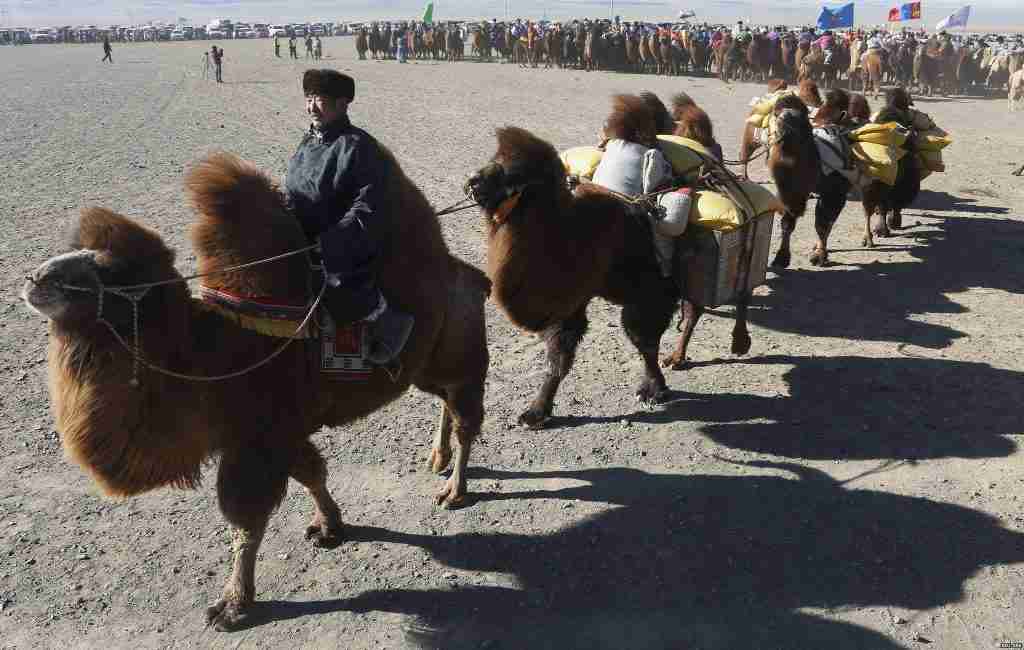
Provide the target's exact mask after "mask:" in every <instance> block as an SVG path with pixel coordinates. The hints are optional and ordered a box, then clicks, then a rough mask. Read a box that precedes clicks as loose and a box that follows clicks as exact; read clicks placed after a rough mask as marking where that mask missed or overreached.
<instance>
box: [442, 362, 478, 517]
mask: <svg viewBox="0 0 1024 650" xmlns="http://www.w3.org/2000/svg"><path fill="white" fill-rule="evenodd" d="M447 393H448V399H447V400H446V401H445V407H444V412H445V413H447V414H448V415H447V419H448V425H447V428H448V429H449V431H451V432H452V433H454V434H455V438H456V440H458V442H459V448H458V449H457V450H456V453H455V463H454V464H453V465H452V474H451V476H449V477H448V480H447V481H446V482H445V484H444V487H443V488H441V491H440V492H438V493H437V497H436V500H437V504H438V505H439V506H441V507H442V508H458V507H460V506H462V505H465V503H466V495H467V490H466V467H467V465H469V452H470V450H471V448H472V446H473V440H474V439H475V438H476V437H477V436H478V435H480V429H481V427H482V426H483V422H484V406H483V404H484V385H483V381H480V382H479V383H476V382H474V383H472V384H467V385H462V386H458V387H457V388H452V389H449V390H448V391H447ZM445 417H446V416H445V415H442V423H441V427H439V430H438V435H443V433H444V418H445ZM450 445H451V443H450V442H449V443H448V446H449V454H450V453H451V451H450Z"/></svg>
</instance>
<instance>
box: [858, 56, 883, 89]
mask: <svg viewBox="0 0 1024 650" xmlns="http://www.w3.org/2000/svg"><path fill="white" fill-rule="evenodd" d="M862 58H863V59H864V72H863V73H862V74H863V76H862V80H863V82H864V85H863V91H864V95H865V96H866V95H867V94H868V92H873V93H874V95H875V98H876V99H877V98H878V96H879V95H880V94H881V92H882V55H881V54H880V53H879V51H878V50H868V51H867V53H866V54H864V55H863V57H862Z"/></svg>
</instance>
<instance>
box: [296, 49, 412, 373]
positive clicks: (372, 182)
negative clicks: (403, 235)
mask: <svg viewBox="0 0 1024 650" xmlns="http://www.w3.org/2000/svg"><path fill="white" fill-rule="evenodd" d="M302 90H303V93H304V94H305V96H306V112H307V113H308V114H309V116H310V118H311V119H312V124H311V125H310V128H309V131H308V132H307V133H306V135H305V136H304V137H303V138H302V142H300V143H299V148H298V150H297V151H296V152H295V154H294V155H293V156H292V158H291V160H290V161H289V163H288V172H287V174H286V176H285V182H284V188H285V193H286V195H287V198H288V204H289V206H290V207H291V209H292V211H293V212H294V214H295V216H296V218H297V219H298V220H299V222H300V223H301V224H302V228H303V230H304V231H305V233H306V236H307V237H308V238H309V239H310V240H311V241H317V240H319V242H320V248H321V255H322V257H323V264H324V270H325V273H326V281H327V285H328V287H327V289H326V290H325V292H324V297H323V301H324V304H325V305H326V307H327V310H328V312H329V313H330V314H331V317H332V318H333V319H334V320H335V322H337V323H339V324H347V323H353V322H356V321H363V322H364V323H365V325H366V327H364V331H363V345H362V353H363V357H364V358H365V359H366V360H367V361H370V362H371V363H376V364H382V365H383V364H388V363H390V362H392V361H394V360H395V359H396V357H397V356H398V354H399V353H400V352H401V351H402V348H403V347H404V346H405V344H406V341H408V339H409V334H410V333H411V332H412V327H413V317H412V316H411V315H409V314H405V313H402V312H400V311H398V310H397V309H394V308H393V307H390V306H389V305H388V302H387V298H386V297H385V296H384V295H383V294H382V293H381V292H380V290H379V289H378V288H377V280H376V277H375V272H374V262H375V261H376V258H377V254H378V250H379V248H380V244H381V242H378V241H375V240H374V237H373V236H372V235H371V228H370V224H372V223H373V220H374V219H375V218H377V216H378V215H377V210H378V209H379V208H380V206H381V204H382V198H383V197H384V196H385V194H384V193H385V192H387V188H388V184H389V177H390V176H391V174H392V173H393V169H392V164H391V162H390V161H389V160H388V159H387V158H386V157H385V156H382V155H381V152H380V148H379V145H378V144H377V141H376V140H375V139H374V138H373V137H372V136H371V135H370V134H368V133H367V132H366V131H363V130H362V129H360V128H358V127H355V126H353V125H352V122H350V121H349V117H348V106H349V104H350V103H352V100H353V99H354V98H355V81H354V80H353V79H352V77H350V76H348V75H346V74H342V73H341V72H338V71H336V70H328V69H324V70H307V71H306V72H305V74H304V75H303V77H302Z"/></svg>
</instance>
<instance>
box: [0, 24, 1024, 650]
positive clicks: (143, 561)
mask: <svg viewBox="0 0 1024 650" xmlns="http://www.w3.org/2000/svg"><path fill="white" fill-rule="evenodd" d="M224 46H225V50H226V56H225V68H224V78H225V82H226V83H224V84H216V83H214V82H212V81H207V80H204V79H203V75H202V72H203V70H202V63H201V61H202V53H203V51H204V48H205V47H206V44H205V43H180V44H178V43H175V44H139V45H124V46H116V45H115V49H114V52H113V57H114V64H113V65H109V64H100V57H101V56H102V51H101V49H100V47H99V46H98V45H97V46H63V45H54V46H31V47H21V48H5V49H3V50H2V51H0V61H2V64H0V89H2V90H0V103H2V105H3V110H0V133H2V138H0V160H2V161H3V163H2V165H0V166H2V168H3V170H4V171H3V174H2V181H0V183H2V191H0V213H2V214H6V215H7V217H5V218H4V219H3V221H2V222H0V251H2V253H0V270H2V275H0V299H2V306H0V309H2V310H3V319H2V321H0V327H2V336H0V367H2V374H0V382H2V387H0V475H2V476H3V477H4V479H5V480H4V481H3V485H2V487H0V648H19V649H26V650H27V649H29V648H62V649H68V648H101V647H106V648H187V647H195V648H254V647H267V648H279V647H295V648H298V647H309V648H353V649H356V648H404V647H427V648H435V647H436V648H527V647H529V648H559V649H561V648H608V649H613V648H614V649H626V648H636V649H654V648H694V649H696V648H701V649H704V650H710V649H714V650H718V649H721V650H729V649H736V648H766V649H767V648H772V649H777V648H787V649H790V648H791V649H804V648H807V649H811V648H864V649H885V648H915V647H926V646H927V647H933V648H974V649H977V650H988V649H989V648H998V647H1021V646H1020V643H1022V642H1024V463H1022V459H1024V452H1022V451H1021V449H1020V448H1019V447H1020V444H1021V443H1022V442H1024V425H1022V418H1021V398H1022V396H1024V338H1022V336H1024V335H1022V328H1021V322H1022V318H1024V298H1022V296H1024V178H1020V177H1015V176H1013V175H1011V172H1012V171H1013V170H1014V169H1016V168H1018V167H1020V165H1022V164H1024V128H1022V125H1024V122H1022V121H1021V120H1022V119H1024V118H1022V117H1021V115H1022V114H1021V113H1016V114H1011V113H1009V112H1008V111H1007V106H1006V101H1005V99H998V100H996V99H992V100H985V99H977V98H971V99H968V98H948V99H947V98H935V99H933V100H930V101H927V100H925V99H921V100H919V102H918V108H920V109H922V110H925V111H927V112H929V113H930V114H931V115H932V116H933V117H934V118H935V120H936V122H937V123H938V124H939V125H940V126H942V127H943V128H945V129H947V130H948V131H950V132H951V134H952V135H953V137H954V138H955V143H954V144H953V145H952V146H951V147H949V148H948V149H947V150H946V152H945V154H946V155H945V158H946V161H947V168H948V171H947V172H946V173H945V174H936V175H933V176H932V177H930V178H929V179H928V180H926V181H925V191H923V192H922V195H921V197H920V198H919V200H918V202H917V204H916V205H915V206H914V207H913V208H912V209H910V210H908V211H907V213H906V214H905V218H904V223H905V225H909V226H910V227H909V228H908V229H906V230H904V231H901V232H900V233H898V234H896V236H894V237H892V238H889V239H884V240H880V241H881V245H880V246H879V247H878V248H876V249H873V250H865V249H862V248H860V235H861V232H862V229H863V216H862V214H861V212H860V204H859V203H856V202H851V203H850V205H848V207H847V209H846V212H845V213H844V214H843V216H842V217H841V218H840V221H839V224H838V226H837V230H836V232H835V233H834V235H833V237H832V245H833V247H834V249H835V250H834V252H833V253H832V255H831V260H832V265H831V266H828V267H826V268H823V269H819V268H815V267H812V266H811V265H810V264H809V263H808V262H807V254H808V253H809V251H810V249H811V246H812V243H813V239H814V234H813V224H812V223H811V222H812V220H813V217H805V218H804V219H803V220H802V221H801V223H800V224H799V225H798V227H797V232H796V235H795V237H794V253H795V255H794V265H793V267H792V268H790V269H789V270H787V271H784V272H780V273H770V274H769V281H768V283H767V285H766V286H764V287H761V288H760V289H758V291H757V292H756V295H755V299H754V303H753V305H752V308H751V316H750V318H751V323H752V327H751V331H752V336H753V339H754V343H753V348H752V349H751V352H750V354H749V355H748V356H746V357H743V358H736V357H732V356H731V355H730V353H729V342H730V338H729V329H730V328H731V314H732V310H731V308H720V309H716V310H714V312H713V314H710V315H708V316H706V317H705V320H704V321H702V323H701V325H700V327H699V328H698V330H697V333H696V336H695V339H694V342H693V345H692V348H691V359H692V364H691V367H689V368H688V369H687V370H685V371H681V372H670V373H668V381H669V386H670V388H671V389H672V390H673V395H672V399H671V401H670V402H669V403H668V404H667V405H665V406H663V407H661V408H658V409H656V410H647V409H643V408H639V407H638V405H637V404H636V402H635V401H634V397H633V388H634V385H635V381H636V379H637V377H638V376H639V373H640V369H641V365H640V360H639V357H638V356H637V355H636V353H635V351H634V349H633V348H632V346H631V345H630V344H629V343H628V341H627V340H626V339H625V336H624V335H623V332H622V329H621V326H620V324H619V318H618V309H617V308H615V307H613V306H611V305H608V304H606V303H602V302H600V301H598V302H595V303H594V304H593V305H592V306H591V309H590V317H591V326H590V331H589V333H588V336H587V338H586V339H585V340H584V343H583V345H582V347H581V351H580V354H579V357H578V360H577V364H576V367H575V369H574V371H573V373H572V374H571V375H570V377H569V378H568V379H567V380H566V382H565V383H564V384H563V388H562V391H561V393H560V396H559V400H558V402H557V405H556V411H555V415H556V417H555V419H554V420H553V422H552V425H551V426H550V427H549V428H547V429H544V430H542V431H526V430H523V429H520V428H518V427H516V426H515V421H516V417H517V415H518V414H519V413H520V411H522V410H523V409H525V408H526V406H527V403H528V401H529V399H530V398H531V397H532V395H533V393H534V391H535V390H536V389H537V387H538V385H539V382H540V379H541V374H542V370H543V368H544V349H543V344H542V343H541V342H540V341H539V340H538V339H537V338H535V337H533V336H530V335H527V334H524V333H521V332H517V331H516V330H515V329H514V328H513V327H512V326H511V325H510V324H509V322H508V320H507V319H506V318H505V317H504V316H503V315H502V314H501V313H500V312H499V311H498V310H497V309H496V308H495V307H494V305H493V304H489V305H488V320H489V323H488V337H489V346H490V350H491V358H492V364H491V372H490V377H489V381H488V385H487V394H486V406H487V419H486V422H485V427H484V435H483V436H482V438H481V444H479V445H478V446H477V447H476V448H475V449H474V456H473V459H472V465H471V468H470V490H471V492H472V493H473V496H474V500H473V502H472V503H471V505H469V507H466V508H464V509H461V510H457V511H453V512H449V511H443V510H439V509H437V508H436V507H435V506H434V505H433V502H432V499H431V495H432V494H433V493H434V491H435V490H436V489H437V488H438V487H439V486H440V485H439V484H440V479H439V478H438V477H436V476H434V475H432V474H431V473H430V472H429V471H428V470H427V467H426V462H425V461H426V454H427V451H428V450H429V446H430V436H431V434H432V431H433V426H434V423H435V421H436V417H437V414H438V405H437V404H436V403H435V402H434V400H433V398H430V397H429V396H427V395H425V394H422V393H417V392H415V391H413V392H411V393H410V394H409V395H408V396H406V397H405V398H403V399H401V400H400V401H398V402H396V403H394V404H392V405H391V406H389V407H388V408H385V409H383V410H382V411H380V412H378V413H375V414H374V415H373V416H372V417H369V418H367V419H365V420H362V421H359V422H357V423H355V424H353V425H351V426H348V427H345V428H342V429H337V430H328V431H324V432H323V433H322V434H321V435H319V436H317V437H316V438H315V442H316V444H317V445H318V446H319V447H320V448H321V449H322V450H323V452H324V454H325V456H326V457H327V458H328V461H329V467H330V472H331V474H330V479H329V486H330V488H331V490H332V492H333V494H334V495H335V497H336V499H337V500H338V502H339V504H340V505H341V507H342V511H343V516H344V518H345V522H346V524H347V525H348V530H347V537H348V540H349V541H346V543H345V544H343V545H342V546H341V547H340V548H338V549H336V550H333V551H321V550H318V549H313V548H311V547H310V546H309V545H308V543H307V542H306V541H305V540H304V539H303V537H302V533H303V530H304V528H305V525H306V523H307V519H308V517H309V516H310V513H311V504H310V502H309V500H308V498H307V496H306V495H305V493H304V491H302V490H301V489H300V488H299V487H298V486H297V485H296V484H294V483H293V484H292V485H291V489H290V490H289V493H288V496H287V497H286V498H285V500H284V502H283V503H282V505H281V508H280V510H279V511H278V512H277V514H276V515H275V516H274V518H273V519H272V521H271V528H270V530H269V531H268V533H267V537H266V539H265V541H264V543H263V547H262V552H261V558H260V561H259V563H258V565H257V588H258V594H257V598H258V600H259V601H260V606H259V608H258V609H257V611H256V616H255V617H254V625H253V626H251V627H249V628H248V629H246V630H243V631H241V632H237V633H233V634H223V633H219V632H215V631H214V630H212V629H207V628H205V627H204V620H203V609H204V608H205V606H206V605H207V604H208V602H210V601H212V600H214V599H215V598H216V597H218V596H219V593H220V589H221V586H222V584H223V582H224V580H225V577H226V574H227V572H228V571H229V567H230V565H229V558H230V532H229V530H228V528H227V526H226V524H225V523H224V521H223V519H222V518H221V516H220V514H219V513H218V511H217V505H216V495H215V493H214V489H213V480H212V476H213V472H212V471H209V472H207V476H208V480H207V482H206V483H205V484H204V486H203V487H201V488H200V489H198V490H196V491H191V492H183V491H174V490H165V491H161V492H155V493H150V494H146V495H143V496H141V497H138V498H132V499H127V500H123V501H111V500H108V499H104V498H102V497H101V496H99V493H98V491H97V489H96V487H95V486H94V485H93V484H92V483H91V482H90V480H89V479H88V477H87V476H85V475H84V474H83V472H81V471H80V470H79V469H78V468H77V467H75V466H72V465H71V464H69V463H68V462H67V461H66V460H65V459H64V458H63V456H62V452H61V446H60V435H59V433H58V432H56V431H54V429H53V426H54V425H53V420H52V418H51V415H50V412H49V400H48V395H47V388H46V364H45V357H46V341H47V334H46V326H45V323H44V321H43V319H42V318H41V317H40V316H38V315H36V314H33V313H30V312H29V311H28V309H27V308H25V307H24V305H23V304H22V303H21V300H20V298H19V293H20V291H21V286H22V283H23V281H24V277H25V275H26V274H27V273H29V272H30V271H31V270H32V269H33V268H34V267H35V266H37V265H38V264H40V263H41V262H43V261H44V260H45V259H47V258H49V257H51V256H53V255H55V254H57V253H58V252H61V246H62V243H61V242H62V234H63V232H64V231H65V230H66V229H67V228H68V226H69V224H70V223H71V222H73V220H74V219H75V218H76V215H77V214H78V211H79V210H80V209H81V208H82V207H84V206H89V205H101V206H104V207H107V208H110V209H113V210H115V211H118V212H121V213H123V214H126V215H128V216H131V217H134V218H137V219H139V220H140V221H142V222H144V223H146V224H148V225H150V226H152V227H153V228H155V229H157V230H158V231H159V232H160V233H162V234H163V235H164V236H165V238H166V239H167V241H168V242H169V243H170V244H171V245H173V246H174V247H175V248H176V249H177V250H178V264H179V267H180V268H182V269H183V270H189V269H192V268H194V261H195V260H194V257H193V256H192V253H191V250H190V247H189V243H188V228H189V224H190V221H191V219H192V215H191V213H190V209H189V207H188V206H187V204H186V202H185V200H184V190H183V187H182V182H181V181H182V175H183V172H184V171H185V170H186V169H187V168H188V166H189V165H190V164H191V163H192V162H194V161H196V160H197V159H199V158H200V157H201V156H203V155H204V154H205V153H207V152H210V151H213V150H221V149H223V150H228V151H232V152H234V153H237V154H239V155H240V156H242V157H244V158H246V159H249V160H252V161H254V162H255V163H256V164H257V165H259V166H260V167H261V168H263V169H264V170H266V171H267V172H268V173H270V174H272V175H273V176H275V177H280V176H281V175H282V174H283V172H284V169H285V165H286V162H287V160H288V157H289V155H290V154H291V152H292V151H293V149H294V147H295V146H296V144H297V143H298V141H299V139H300V137H301V135H302V131H303V129H304V128H305V127H306V124H307V120H306V119H305V115H304V113H303V100H302V93H301V87H300V83H299V78H300V73H301V72H302V70H303V69H305V68H306V67H307V63H306V62H305V61H301V60H300V61H299V62H294V63H293V62H290V61H289V60H288V59H286V58H281V59H276V58H274V56H273V53H272V46H271V44H270V43H269V42H268V41H246V42H227V43H225V44H224ZM325 53H326V55H327V59H326V60H325V61H324V62H323V65H326V66H330V67H336V68H338V69H341V70H345V71H347V72H349V73H351V74H352V75H353V76H354V77H355V78H356V80H357V97H356V101H355V103H354V104H353V107H352V118H353V121H354V122H355V123H356V124H357V125H360V126H363V127H364V128H366V129H367V130H368V131H370V133H372V134H374V135H375V136H377V137H378V138H379V139H380V140H381V141H382V142H383V143H385V144H386V145H387V146H389V147H390V148H391V149H392V150H393V151H394V153H395V154H396V156H397V157H398V159H399V161H400V162H401V164H402V165H403V167H404V168H405V170H406V171H407V172H408V174H409V175H410V177H411V178H412V179H413V180H414V181H415V182H416V183H417V184H418V185H419V186H420V187H421V188H422V189H423V190H424V192H425V193H426V195H427V197H428V198H429V199H430V200H431V202H432V203H433V204H434V205H435V206H436V207H438V208H440V207H443V206H446V205H448V204H450V203H453V202H455V201H457V200H459V199H460V198H462V184H463V182H464V181H465V180H466V178H467V177H468V176H469V175H470V174H472V173H473V172H474V171H475V170H476V169H478V168H479V167H480V166H481V165H483V164H484V162H485V161H486V160H487V159H488V158H489V157H490V156H491V154H492V153H493V150H494V136H493V132H494V129H495V127H498V126H502V125H505V124H513V125H517V126H522V127H524V128H527V129H530V130H532V131H534V132H536V133H537V134H539V135H541V136H542V137H544V138H546V139H548V140H550V141H551V142H552V143H553V144H554V145H555V146H556V147H558V148H559V149H562V148H566V147H569V146H574V145H578V144H591V143H594V141H595V140H596V138H597V131H598V128H599V127H600V125H601V124H602V122H603V119H604V117H605V114H606V111H607V109H608V106H609V97H610V96H611V95H612V94H613V93H617V92H638V91H641V90H652V91H655V92H657V93H658V94H659V95H660V96H661V97H662V98H663V99H665V100H668V99H669V97H671V95H672V94H673V93H675V92H677V91H680V90H685V91H686V92H688V93H690V94H691V95H692V96H693V97H694V98H695V99H696V100H697V101H698V102H699V103H700V104H701V105H702V106H703V107H704V108H705V109H706V110H707V111H708V113H709V114H710V115H711V116H712V118H713V119H714V121H715V126H716V130H717V135H718V137H719V139H720V140H721V142H722V144H723V146H724V148H725V151H726V152H727V156H729V157H733V156H734V155H735V153H736V151H737V150H738V144H739V136H740V133H741V125H742V121H743V118H744V116H745V115H746V111H747V102H748V101H749V99H750V98H751V97H752V96H754V95H757V94H760V93H761V92H763V87H762V86H757V85H753V84H733V85H725V84H722V83H721V82H720V81H718V80H716V79H704V78H692V77H680V78H665V77H660V78H657V77H654V76H639V75H632V74H616V73H585V72H581V71H569V70H556V69H553V70H544V69H537V70H526V69H522V68H519V67H518V66H513V65H500V64H497V63H476V62H471V61H467V62H463V63H457V64H445V63H433V62H417V63H410V64H408V65H399V64H397V63H395V62H374V61H359V60H357V59H356V57H355V52H354V47H353V42H352V40H351V39H348V38H332V39H327V40H325ZM753 175H754V177H755V178H760V179H764V178H766V177H767V173H766V171H765V170H764V167H763V166H762V165H761V164H755V166H754V167H753ZM443 219H444V220H443V227H444V234H445V237H446V239H447V241H448V243H449V245H450V247H451V248H452V250H453V251H454V252H455V253H456V254H458V255H459V256H460V257H462V258H463V259H465V260H467V261H468V262H470V263H473V264H475V265H477V266H482V265H483V262H484V224H483V222H482V219H481V218H480V217H479V215H478V214H477V213H476V212H475V211H470V212H463V213H459V214H456V215H452V216H448V217H444V218H443ZM776 230H777V229H776ZM777 236H778V233H776V237H777ZM675 336H676V335H675V333H674V331H673V330H670V332H669V335H668V336H666V338H665V339H664V340H663V352H665V353H667V352H668V351H669V350H670V347H671V346H672V345H673V344H674V343H675ZM240 406H243V405H240ZM1005 643H1011V644H1012V643H1016V644H1017V645H1015V646H1001V645H1000V644H1005Z"/></svg>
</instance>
